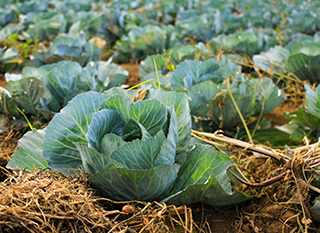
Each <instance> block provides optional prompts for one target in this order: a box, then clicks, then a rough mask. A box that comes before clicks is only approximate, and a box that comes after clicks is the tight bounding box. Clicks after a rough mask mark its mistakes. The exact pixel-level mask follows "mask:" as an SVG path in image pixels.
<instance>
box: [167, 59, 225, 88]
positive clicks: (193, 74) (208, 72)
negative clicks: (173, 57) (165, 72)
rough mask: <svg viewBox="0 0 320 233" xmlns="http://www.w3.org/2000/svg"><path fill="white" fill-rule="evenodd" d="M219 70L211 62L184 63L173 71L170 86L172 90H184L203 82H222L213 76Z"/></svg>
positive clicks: (216, 65) (215, 64)
mask: <svg viewBox="0 0 320 233" xmlns="http://www.w3.org/2000/svg"><path fill="white" fill-rule="evenodd" d="M219 68H220V66H219V65H218V64H217V63H215V62H213V61H211V60H208V61H204V62H200V61H184V62H183V63H181V64H180V65H179V66H178V68H176V69H175V70H174V71H173V73H172V77H171V79H170V83H171V85H170V86H171V87H172V88H173V89H174V90H184V89H190V88H191V87H192V86H193V85H195V84H197V83H199V82H203V81H205V80H213V81H215V82H219V81H222V80H215V79H214V78H215V77H214V75H213V73H214V72H215V71H217V70H218V69H219Z"/></svg>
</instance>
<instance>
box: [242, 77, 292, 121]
mask: <svg viewBox="0 0 320 233" xmlns="http://www.w3.org/2000/svg"><path fill="white" fill-rule="evenodd" d="M246 85H248V86H249V88H250V89H249V94H250V95H254V96H255V99H256V101H258V103H259V107H257V108H256V109H257V110H256V112H255V113H254V114H253V115H256V116H258V115H260V114H262V115H263V114H266V113H268V112H271V111H272V110H273V109H275V108H276V107H278V106H279V105H280V104H282V103H283V102H284V101H285V100H286V99H287V97H286V95H285V93H284V91H283V90H280V89H279V88H277V86H276V85H275V84H274V83H273V82H272V80H271V79H269V78H263V79H251V80H249V81H247V82H246Z"/></svg>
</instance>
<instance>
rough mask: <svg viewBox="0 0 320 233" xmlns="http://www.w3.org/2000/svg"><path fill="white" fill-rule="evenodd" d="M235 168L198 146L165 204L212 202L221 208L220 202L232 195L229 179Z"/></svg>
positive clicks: (208, 148)
mask: <svg viewBox="0 0 320 233" xmlns="http://www.w3.org/2000/svg"><path fill="white" fill-rule="evenodd" d="M232 165H233V162H232V161H231V159H230V158H229V156H228V155H226V154H224V153H222V152H218V151H216V150H215V149H214V148H213V147H211V146H208V145H201V144H196V147H195V148H194V149H193V150H191V151H190V152H189V153H188V155H187V158H186V160H185V162H184V163H183V165H182V166H181V168H180V170H179V173H178V176H177V180H176V182H175V184H174V186H173V189H172V190H171V191H170V193H171V194H172V195H171V196H170V197H168V198H166V199H165V200H163V201H165V202H167V203H168V204H175V205H180V204H190V203H196V202H208V201H210V203H211V204H214V205H219V199H220V198H225V197H228V196H231V195H232V194H233V191H232V189H231V185H230V182H229V178H228V175H227V169H228V168H230V167H231V166H232Z"/></svg>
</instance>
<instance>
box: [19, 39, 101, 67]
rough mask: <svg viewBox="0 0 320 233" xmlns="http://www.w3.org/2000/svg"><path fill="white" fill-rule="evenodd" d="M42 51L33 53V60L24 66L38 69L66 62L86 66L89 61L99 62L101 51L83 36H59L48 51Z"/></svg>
mask: <svg viewBox="0 0 320 233" xmlns="http://www.w3.org/2000/svg"><path fill="white" fill-rule="evenodd" d="M43 49H44V50H43V51H34V52H33V59H32V60H27V61H26V62H25V63H24V65H25V66H37V67H39V66H41V65H45V64H53V63H57V62H59V61H63V60H66V61H75V62H78V63H79V64H80V65H81V66H86V65H87V64H88V63H89V62H91V61H99V59H100V55H101V49H100V48H98V47H97V46H95V45H93V44H91V43H90V42H88V41H87V40H86V38H85V35H84V34H82V35H79V36H78V37H73V36H70V35H66V34H63V35H60V36H58V37H57V38H56V39H55V40H54V41H53V43H52V45H51V46H50V48H49V50H47V49H46V48H43Z"/></svg>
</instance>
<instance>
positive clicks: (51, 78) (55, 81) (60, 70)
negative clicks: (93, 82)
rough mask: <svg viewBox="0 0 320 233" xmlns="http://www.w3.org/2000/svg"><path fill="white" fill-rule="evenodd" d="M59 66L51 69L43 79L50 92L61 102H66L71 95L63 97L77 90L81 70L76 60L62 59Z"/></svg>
mask: <svg viewBox="0 0 320 233" xmlns="http://www.w3.org/2000/svg"><path fill="white" fill-rule="evenodd" d="M58 64H59V66H58V67H55V68H54V69H52V70H51V71H50V72H49V73H48V74H47V78H46V79H44V81H45V82H46V86H47V88H48V89H49V91H50V92H51V94H52V95H53V96H54V97H55V98H56V99H57V100H58V101H59V102H60V103H61V104H64V102H65V103H66V102H68V101H69V100H70V99H71V98H72V97H74V96H75V95H73V96H70V98H68V99H65V97H66V96H68V95H69V94H70V92H71V91H75V90H77V82H78V80H79V79H80V74H81V72H82V68H81V66H80V65H79V64H78V63H77V62H69V61H62V62H59V63H58ZM58 64H57V65H58Z"/></svg>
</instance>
